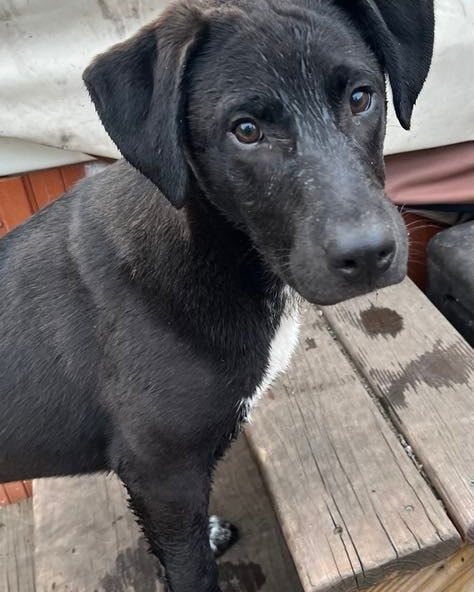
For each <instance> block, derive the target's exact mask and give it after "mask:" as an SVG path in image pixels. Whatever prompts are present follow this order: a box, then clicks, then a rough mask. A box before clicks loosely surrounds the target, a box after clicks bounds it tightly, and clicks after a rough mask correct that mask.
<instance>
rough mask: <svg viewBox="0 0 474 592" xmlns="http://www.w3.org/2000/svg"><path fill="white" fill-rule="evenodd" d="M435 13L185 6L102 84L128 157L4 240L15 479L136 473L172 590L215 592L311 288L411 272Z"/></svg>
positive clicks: (390, 6)
mask: <svg viewBox="0 0 474 592" xmlns="http://www.w3.org/2000/svg"><path fill="white" fill-rule="evenodd" d="M432 44H433V7H432V2H431V0H420V1H419V2H414V1H413V0H400V1H399V2H396V3H394V2H392V1H390V0H235V1H224V0H209V1H202V2H198V1H189V0H181V1H178V2H177V3H176V4H174V5H172V6H171V7H170V8H169V9H168V10H167V11H166V12H165V13H164V14H163V15H162V16H161V18H159V20H157V21H156V22H154V23H153V24H151V25H150V26H148V27H145V28H144V29H142V30H141V31H140V32H139V33H138V34H137V35H136V36H135V37H133V38H132V39H130V40H128V41H126V42H124V43H122V44H120V45H117V46H115V47H114V48H112V49H111V50H110V51H109V52H107V53H105V54H104V55H101V56H99V57H98V58H97V59H96V60H95V61H94V62H93V63H92V65H91V66H90V67H89V68H88V69H87V70H86V72H85V74H84V80H85V83H86V85H87V88H88V89H89V92H90V95H91V97H92V100H93V102H94V104H95V106H96V108H97V111H98V114H99V116H100V118H101V120H102V122H103V124H104V126H105V128H106V129H107V131H108V132H109V134H110V136H111V137H112V139H113V140H114V141H115V142H116V144H117V146H118V147H119V149H120V150H121V152H122V154H123V156H124V158H125V160H124V161H121V162H118V163H117V164H115V165H113V166H110V167H109V168H108V169H107V170H106V171H105V172H103V173H101V174H99V175H97V176H95V177H93V178H89V179H87V180H84V181H82V182H81V183H79V184H78V185H77V186H76V187H75V188H74V189H73V190H72V191H70V192H69V193H68V194H66V195H65V196H64V197H62V198H61V199H59V200H58V201H57V202H55V203H54V204H52V205H51V206H49V207H47V208H46V209H44V210H43V211H41V212H40V213H39V214H38V215H36V216H35V217H34V218H33V219H31V220H30V221H28V222H27V223H26V224H25V225H23V226H22V227H20V228H18V229H16V230H15V231H13V232H12V233H10V234H9V235H8V236H7V237H6V238H4V239H3V240H2V241H1V242H0V278H1V281H0V295H1V302H2V306H1V310H0V326H1V332H0V413H1V417H2V424H1V426H0V455H1V456H0V481H10V480H16V479H24V478H32V477H33V478H37V477H45V476H59V475H73V474H83V473H91V472H95V471H109V470H113V471H115V472H116V473H117V474H118V475H119V476H120V478H121V479H122V480H123V482H124V483H125V485H126V486H127V488H128V491H129V493H130V499H131V504H132V507H133V509H134V511H135V512H136V514H137V516H138V518H139V521H140V523H141V525H142V527H143V530H144V533H145V535H146V537H147V539H148V542H149V544H150V546H151V549H152V551H153V552H154V553H155V554H156V556H157V557H158V558H159V559H160V561H161V563H162V564H163V565H164V567H165V570H166V578H167V582H168V585H169V588H170V590H171V591H172V592H218V591H219V586H218V581H217V568H216V563H215V560H214V554H215V553H219V552H222V551H223V550H224V549H225V548H226V547H227V546H228V545H229V544H231V543H232V541H233V540H234V538H235V531H234V529H233V527H231V526H230V525H229V524H227V523H224V522H222V521H221V520H220V519H218V518H216V517H212V518H211V519H209V518H208V499H209V490H210V486H211V485H210V484H211V476H212V472H213V469H214V466H215V464H216V461H217V460H218V459H219V458H220V457H221V455H222V454H223V452H224V451H225V450H226V448H227V447H228V446H229V443H230V442H231V440H232V439H233V438H234V437H235V436H236V435H237V433H238V432H239V430H240V427H241V425H242V423H243V422H245V420H246V419H247V417H248V415H249V413H250V410H251V408H252V405H253V403H254V402H255V401H256V400H257V399H258V398H259V397H260V395H261V394H262V393H263V392H264V391H265V389H266V388H267V386H268V385H269V384H270V382H271V380H272V379H273V378H274V377H275V376H276V374H278V372H280V371H282V370H283V369H284V367H285V366H286V364H287V362H288V360H289V357H290V354H291V350H292V348H293V346H294V345H295V343H296V340H297V331H298V310H297V309H298V298H299V297H300V296H301V297H303V298H305V299H307V300H309V301H310V302H314V303H319V304H332V303H335V302H339V301H342V300H345V299H347V298H351V297H353V296H356V295H359V294H364V293H366V292H369V291H370V290H374V289H378V288H382V287H384V286H387V285H389V284H393V283H396V282H399V281H400V280H402V278H403V277H404V275H405V270H406V260H407V239H406V233H405V229H404V225H403V222H402V220H401V218H400V216H399V215H398V213H397V211H396V209H395V208H394V207H393V206H392V205H391V204H390V202H389V201H388V199H387V198H386V196H385V194H384V167H383V157H382V144H383V137H384V132H385V117H386V109H385V81H384V72H386V73H388V75H389V77H390V80H391V87H392V90H393V98H394V103H395V108H396V111H397V114H398V118H399V120H400V122H401V124H402V125H403V126H404V127H406V128H407V127H408V126H409V122H410V116H411V112H412V108H413V105H414V102H415V100H416V98H417V96H418V94H419V92H420V90H421V87H422V85H423V82H424V80H425V77H426V75H427V72H428V69H429V65H430V59H431V53H432Z"/></svg>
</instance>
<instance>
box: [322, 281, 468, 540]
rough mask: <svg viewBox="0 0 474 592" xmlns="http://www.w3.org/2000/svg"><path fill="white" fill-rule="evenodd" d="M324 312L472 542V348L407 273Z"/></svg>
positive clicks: (452, 514)
mask: <svg viewBox="0 0 474 592" xmlns="http://www.w3.org/2000/svg"><path fill="white" fill-rule="evenodd" d="M324 312H325V315H326V316H327V318H328V320H329V322H330V324H331V326H332V327H333V329H334V331H335V332H336V334H337V335H338V337H339V338H340V339H341V341H342V342H343V343H344V346H345V347H346V348H347V351H348V352H349V353H350V355H351V356H352V357H353V358H354V360H355V362H356V363H357V365H358V367H359V368H360V370H361V371H362V372H363V374H364V376H365V377H366V378H367V380H368V381H369V383H370V384H371V386H372V387H373V389H374V390H375V392H376V394H377V395H378V397H380V400H381V401H382V403H383V405H384V406H385V407H386V408H387V409H388V411H389V412H390V415H391V417H392V419H393V420H394V421H395V423H396V425H397V427H398V429H399V430H400V431H401V432H402V433H403V434H404V436H405V438H406V439H407V440H408V442H409V444H410V445H411V446H412V447H413V449H414V451H415V454H416V455H417V456H418V458H419V459H420V461H421V463H422V464H423V467H424V470H425V471H426V473H427V475H428V477H429V478H430V480H431V481H432V483H433V484H434V486H435V488H436V490H437V491H438V493H439V495H440V496H441V497H442V499H443V501H444V503H445V504H446V506H447V508H448V510H449V513H450V515H451V516H452V518H453V519H454V520H455V522H456V523H457V525H458V527H459V529H460V530H461V532H462V533H463V534H464V536H465V537H466V539H467V540H469V541H474V351H473V350H472V348H471V347H470V346H469V345H468V344H467V343H466V342H465V341H464V340H463V339H462V337H461V336H460V335H459V334H458V333H457V332H456V330H455V329H454V328H453V327H452V325H450V323H449V322H448V321H447V320H446V319H445V318H444V317H443V316H442V315H441V314H440V313H439V312H438V310H437V309H435V307H434V306H433V305H432V304H431V303H430V302H429V300H428V299H427V298H426V297H425V296H424V295H423V294H422V293H421V292H420V291H419V290H418V289H417V288H416V287H415V286H414V284H413V283H412V282H411V281H410V280H406V281H405V282H404V283H402V284H400V285H398V286H394V287H392V288H388V289H386V290H382V291H380V292H379V293H378V294H374V295H370V296H367V297H363V298H356V299H354V300H351V301H349V302H345V303H343V304H339V305H337V306H335V307H326V308H325V309H324Z"/></svg>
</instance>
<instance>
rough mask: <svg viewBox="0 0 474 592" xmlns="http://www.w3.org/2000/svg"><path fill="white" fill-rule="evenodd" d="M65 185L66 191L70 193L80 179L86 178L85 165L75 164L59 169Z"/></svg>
mask: <svg viewBox="0 0 474 592" xmlns="http://www.w3.org/2000/svg"><path fill="white" fill-rule="evenodd" d="M58 170H59V172H60V173H61V177H62V180H63V184H64V190H65V191H69V189H71V187H72V186H73V185H75V184H76V183H77V182H78V181H79V180H80V179H82V178H83V177H84V176H85V174H86V173H85V168H84V164H73V165H71V166H65V167H61V168H60V169H58Z"/></svg>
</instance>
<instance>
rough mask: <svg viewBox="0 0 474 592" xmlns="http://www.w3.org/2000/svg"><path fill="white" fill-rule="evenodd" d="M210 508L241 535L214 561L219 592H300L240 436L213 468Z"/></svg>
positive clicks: (273, 516)
mask: <svg viewBox="0 0 474 592" xmlns="http://www.w3.org/2000/svg"><path fill="white" fill-rule="evenodd" d="M211 511H212V513H215V514H217V515H218V516H222V517H223V518H225V519H226V520H230V521H231V522H233V523H234V524H236V525H237V526H238V527H239V529H240V535H241V540H240V541H239V542H238V543H237V545H235V547H233V548H232V549H231V550H230V551H228V553H226V554H225V555H224V557H222V559H221V560H220V562H219V563H220V574H221V587H222V592H302V588H301V584H300V583H299V579H298V576H297V573H296V569H295V566H294V563H293V561H292V559H291V556H290V554H289V552H288V548H287V546H286V544H285V541H284V539H283V536H282V534H281V531H280V527H279V525H278V521H277V519H276V515H275V512H274V510H273V508H272V506H271V503H270V500H269V498H268V494H267V492H266V490H265V487H264V485H263V482H262V478H261V476H260V473H259V471H258V467H257V465H256V463H255V461H254V459H253V458H252V456H251V454H250V450H249V447H248V444H247V442H246V440H245V438H244V437H241V438H240V439H239V441H238V442H236V443H235V444H234V445H233V447H232V450H231V451H230V453H229V454H228V455H227V458H226V459H225V460H224V462H223V463H221V465H220V466H219V468H218V471H217V476H216V480H215V486H214V494H213V500H212V503H211Z"/></svg>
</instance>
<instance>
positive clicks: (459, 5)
mask: <svg viewBox="0 0 474 592" xmlns="http://www.w3.org/2000/svg"><path fill="white" fill-rule="evenodd" d="M167 4H168V2H167V1H166V0H161V1H160V0H0V136H7V137H13V138H20V139H25V140H30V141H34V142H38V143H41V144H47V145H50V146H57V147H61V148H67V149H69V150H78V151H81V152H86V153H90V154H96V155H102V156H111V157H114V156H116V155H117V151H116V148H115V147H114V145H113V144H112V142H111V141H110V139H109V138H108V137H107V135H106V134H105V132H104V131H103V129H102V127H101V125H100V122H99V120H98V117H97V115H96V113H95V111H94V108H93V106H92V105H91V103H90V101H89V98H88V96H87V93H86V91H85V89H84V87H83V84H82V80H81V73H82V71H83V69H84V68H85V66H87V64H88V63H89V62H90V61H91V59H92V57H93V56H94V55H95V54H97V53H99V52H101V51H103V50H104V49H106V48H108V47H109V46H110V45H112V44H114V43H116V42H117V41H119V40H122V39H124V38H126V37H127V36H128V35H130V34H132V33H134V32H135V31H136V30H137V29H138V28H139V27H140V26H141V25H142V24H144V23H147V22H149V21H151V20H153V19H154V18H156V16H158V15H159V13H160V12H161V10H162V9H163V7H164V6H166V5H167ZM436 5H437V7H436V16H437V29H436V47H435V59H434V64H433V68H432V71H431V74H430V77H429V80H428V83H427V85H426V86H425V90H424V91H423V94H422V96H421V98H420V100H419V102H418V104H417V107H416V109H415V113H414V118H413V125H412V130H411V132H410V133H407V132H405V131H403V130H402V129H401V128H400V127H399V125H398V123H397V122H396V119H395V117H394V116H393V114H392V113H391V114H390V120H389V126H388V138H387V144H386V152H387V153H395V152H405V151H408V150H416V149H420V148H429V147H433V146H442V145H446V144H452V143H456V142H462V141H466V140H474V70H473V63H474V59H473V58H474V0H437V2H436Z"/></svg>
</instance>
